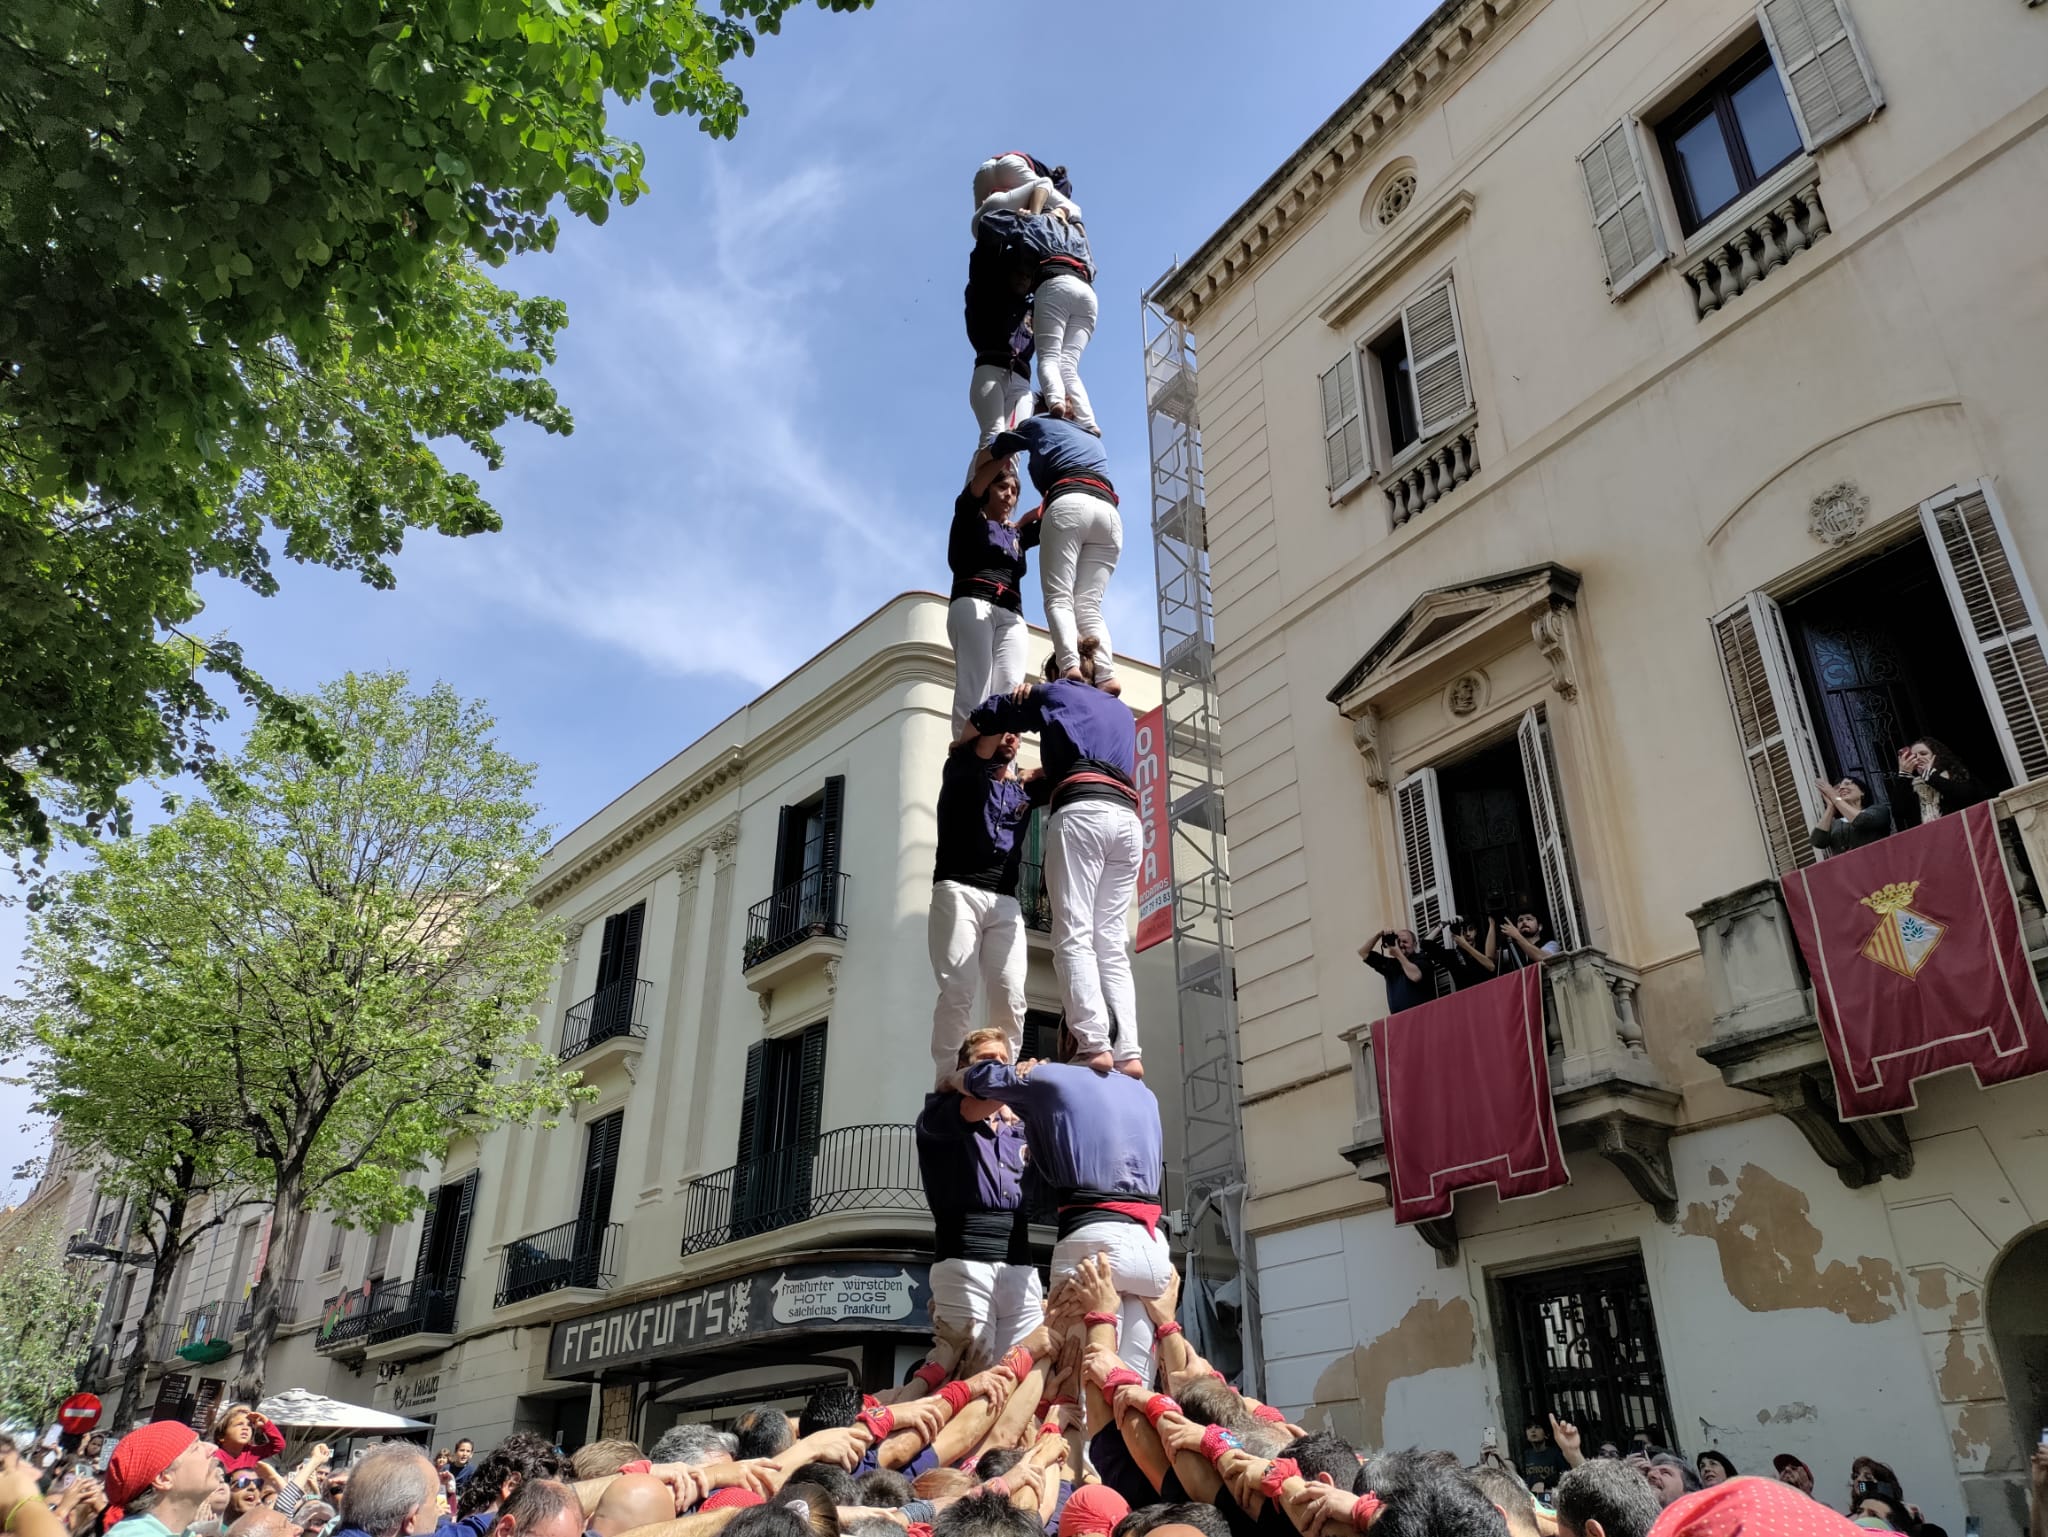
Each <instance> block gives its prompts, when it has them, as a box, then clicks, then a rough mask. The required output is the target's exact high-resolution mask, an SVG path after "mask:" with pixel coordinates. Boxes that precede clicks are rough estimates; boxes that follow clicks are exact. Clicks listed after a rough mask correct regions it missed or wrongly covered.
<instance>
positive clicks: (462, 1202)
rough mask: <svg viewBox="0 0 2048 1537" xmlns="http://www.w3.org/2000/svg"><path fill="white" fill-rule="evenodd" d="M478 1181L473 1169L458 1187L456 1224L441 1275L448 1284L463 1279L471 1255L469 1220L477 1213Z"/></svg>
mask: <svg viewBox="0 0 2048 1537" xmlns="http://www.w3.org/2000/svg"><path fill="white" fill-rule="evenodd" d="M476 1182H477V1171H476V1170H475V1169H471V1170H470V1171H469V1173H467V1174H465V1175H463V1177H462V1183H461V1184H460V1185H458V1186H457V1187H456V1194H455V1226H454V1231H452V1232H451V1233H450V1234H449V1235H448V1265H447V1269H446V1271H445V1272H444V1273H443V1275H442V1277H441V1279H442V1282H443V1284H444V1285H447V1286H453V1285H455V1284H456V1283H457V1282H458V1281H460V1280H461V1279H462V1272H463V1268H464V1266H465V1264H466V1263H467V1260H468V1257H469V1221H470V1218H471V1217H472V1216H474V1215H475V1213H476Z"/></svg>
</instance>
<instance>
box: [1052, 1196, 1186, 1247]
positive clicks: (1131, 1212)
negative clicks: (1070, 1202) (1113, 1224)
mask: <svg viewBox="0 0 2048 1537" xmlns="http://www.w3.org/2000/svg"><path fill="white" fill-rule="evenodd" d="M1060 1210H1061V1211H1063V1212H1066V1211H1113V1212H1115V1213H1116V1214H1117V1215H1118V1216H1119V1217H1129V1218H1131V1219H1132V1220H1133V1221H1135V1222H1142V1223H1143V1224H1144V1225H1145V1232H1146V1233H1147V1234H1148V1235H1149V1236H1150V1237H1153V1238H1157V1237H1158V1236H1159V1219H1160V1217H1162V1216H1163V1215H1165V1212H1166V1208H1165V1207H1164V1206H1155V1205H1153V1204H1152V1203H1151V1202H1150V1201H1090V1202H1089V1203H1088V1204H1087V1205H1086V1206H1062V1207H1061V1208H1060Z"/></svg>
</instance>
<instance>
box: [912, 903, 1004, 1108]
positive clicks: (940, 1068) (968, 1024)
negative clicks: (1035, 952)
mask: <svg viewBox="0 0 2048 1537" xmlns="http://www.w3.org/2000/svg"><path fill="white" fill-rule="evenodd" d="M926 934H927V937H928V938H929V939H930V941H931V952H932V975H933V976H934V977H936V978H937V979H938V983H939V1002H938V1006H937V1007H936V1008H934V1009H933V1010H932V1066H933V1067H934V1068H936V1069H937V1073H936V1074H935V1076H934V1082H936V1081H937V1080H938V1079H940V1078H944V1077H945V1076H946V1075H947V1074H948V1073H954V1072H958V1071H959V1070H960V1060H959V1059H960V1043H961V1042H962V1041H964V1040H966V1039H967V1037H968V1036H969V1035H970V1034H971V1033H972V1032H973V1030H974V1028H975V1027H974V1023H973V1017H974V993H975V987H976V984H977V983H978V984H979V985H980V988H981V993H982V997H983V1000H984V1007H985V1009H986V1011H987V1012H986V1015H985V1018H986V1019H987V1022H988V1023H989V1024H990V1025H991V1026H993V1027H994V1028H996V1029H999V1030H1001V1031H1002V1032H1003V1033H1004V1034H1005V1035H1007V1036H1008V1037H1009V1039H1010V1060H1011V1061H1012V1062H1015V1061H1017V1060H1018V1059H1019V1058H1020V1057H1021V1056H1022V1055H1023V1052H1024V966H1025V959H1026V953H1027V952H1026V950H1025V945H1024V910H1023V909H1022V908H1021V907H1019V906H1018V905H1017V899H1016V898H1015V897H1005V896H998V895H997V894H996V893H995V892H993V891H988V890H985V889H983V888H982V887H980V886H964V885H962V884H961V883H960V882H958V881H934V882H933V883H932V907H931V916H930V917H929V918H928V919H927V920H926Z"/></svg>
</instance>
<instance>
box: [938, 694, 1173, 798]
mask: <svg viewBox="0 0 2048 1537" xmlns="http://www.w3.org/2000/svg"><path fill="white" fill-rule="evenodd" d="M968 719H969V720H970V721H972V722H973V724H974V729H975V730H976V731H979V732H980V733H981V734H982V735H983V736H995V735H997V734H999V733H1001V732H1005V731H1035V732H1037V733H1038V759H1039V762H1040V763H1041V764H1043V765H1044V767H1045V777H1046V778H1047V780H1049V781H1050V782H1051V786H1052V791H1051V796H1052V804H1053V806H1054V807H1055V808H1057V807H1060V806H1063V805H1065V804H1066V803H1067V802H1068V801H1072V800H1084V799H1089V798H1092V797H1096V796H1100V797H1102V798H1104V799H1110V800H1121V801H1123V802H1124V803H1125V804H1126V805H1129V806H1133V807H1135V806H1136V805H1137V803H1138V790H1137V784H1138V777H1137V776H1138V722H1137V717H1136V716H1134V715H1132V714H1131V712H1130V708H1129V707H1128V706H1127V705H1124V704H1122V703H1121V702H1119V701H1118V700H1117V698H1116V696H1115V695H1113V694H1105V693H1103V691H1102V690H1101V689H1099V688H1097V687H1095V685H1093V684H1092V683H1078V682H1075V681H1074V680H1073V679H1071V678H1055V679H1054V680H1053V681H1052V682H1050V683H1040V684H1037V685H1035V686H1034V687H1033V688H1032V690H1031V692H1030V693H1029V694H1027V695H1025V696H1024V698H1022V699H1016V698H1013V697H1012V696H1011V695H1008V694H997V695H995V696H994V697H993V698H990V699H987V700H984V701H983V702H982V706H981V708H980V709H978V710H976V711H975V712H974V713H973V714H972V715H970V716H969V717H968ZM1086 772H1094V773H1100V774H1104V775H1106V776H1108V777H1109V778H1110V779H1113V780H1116V781H1119V782H1120V784H1121V785H1123V786H1128V788H1127V789H1124V790H1122V791H1121V792H1120V791H1119V790H1118V789H1116V788H1114V787H1112V786H1110V785H1104V784H1096V783H1088V782H1085V781H1084V782H1079V783H1075V784H1072V785H1069V783H1068V781H1069V780H1071V779H1073V777H1074V775H1076V774H1077V773H1086Z"/></svg>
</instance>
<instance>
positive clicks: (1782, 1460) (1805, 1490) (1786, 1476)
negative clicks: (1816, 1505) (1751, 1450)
mask: <svg viewBox="0 0 2048 1537" xmlns="http://www.w3.org/2000/svg"><path fill="white" fill-rule="evenodd" d="M1771 1466H1772V1467H1773V1468H1774V1469H1776V1471H1777V1474H1778V1482H1779V1483H1781V1484H1790V1485H1791V1486H1792V1487H1793V1488H1794V1489H1797V1490H1798V1491H1799V1492H1800V1493H1801V1494H1807V1495H1810V1494H1812V1493H1813V1469H1812V1468H1809V1467H1808V1466H1807V1465H1806V1464H1805V1463H1803V1462H1801V1461H1800V1460H1799V1459H1798V1458H1797V1457H1795V1456H1793V1455H1792V1454H1791V1453H1790V1452H1780V1453H1778V1455H1777V1456H1775V1457H1773V1458H1772V1459H1771Z"/></svg>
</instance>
